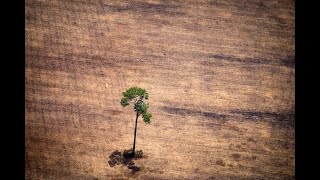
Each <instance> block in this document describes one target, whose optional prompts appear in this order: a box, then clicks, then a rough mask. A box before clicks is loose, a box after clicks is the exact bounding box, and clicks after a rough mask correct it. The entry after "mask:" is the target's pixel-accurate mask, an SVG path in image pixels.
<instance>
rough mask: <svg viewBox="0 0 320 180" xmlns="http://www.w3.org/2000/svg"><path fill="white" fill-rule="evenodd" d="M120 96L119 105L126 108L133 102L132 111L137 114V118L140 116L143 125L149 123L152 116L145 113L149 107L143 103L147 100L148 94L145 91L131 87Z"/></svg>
mask: <svg viewBox="0 0 320 180" xmlns="http://www.w3.org/2000/svg"><path fill="white" fill-rule="evenodd" d="M122 95H123V97H122V99H121V105H122V106H123V107H126V106H128V105H129V104H130V103H131V102H134V111H136V112H137V113H138V116H139V115H142V118H143V121H144V122H145V123H150V121H151V117H152V115H151V113H149V112H147V110H148V107H149V105H148V104H146V103H145V100H146V99H148V98H149V94H148V93H147V92H146V90H144V89H142V88H138V87H131V88H129V89H128V90H127V91H125V92H123V93H122Z"/></svg>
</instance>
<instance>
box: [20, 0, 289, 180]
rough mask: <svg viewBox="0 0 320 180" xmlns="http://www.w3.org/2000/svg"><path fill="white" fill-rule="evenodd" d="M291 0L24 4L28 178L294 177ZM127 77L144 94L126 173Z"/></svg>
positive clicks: (36, 0)
mask: <svg viewBox="0 0 320 180" xmlns="http://www.w3.org/2000/svg"><path fill="white" fill-rule="evenodd" d="M294 8H295V2H294V1H293V0H275V1H272V0H271V1H262V0H243V1H238V0H226V1H222V0H207V1H200V0H199V1H192V0H181V1H169V0H168V1H165V0H163V1H142V0H138V1H120V0H114V1H107V0H92V1H85V0H60V1H58V0H51V1H49V0H26V2H25V24H26V27H25V32H26V41H25V57H26V62H25V72H26V79H25V86H26V89H25V95H26V99H25V103H26V106H25V111H26V120H25V121H26V122H25V127H26V129H25V133H26V136H25V146H26V149H25V150H26V152H25V157H26V159H25V166H26V169H25V173H26V175H25V177H26V179H119V180H120V179H131V178H133V179H286V180H287V179H294V178H295V138H294V137H295V126H294V122H295V118H294V117H295V111H294V107H295V99H294V96H295V79H294V77H295V54H294V51H295V46H294V40H295V32H294V29H295V24H294V21H295V16H294V14H295V11H294ZM131 86H139V87H142V88H145V89H146V90H147V91H148V92H149V96H150V98H149V104H150V112H151V113H152V114H153V119H152V122H151V124H150V125H147V124H144V123H143V121H142V119H139V124H138V131H137V149H142V150H143V151H144V157H143V158H142V159H138V160H136V161H135V163H136V165H137V166H139V167H141V170H140V171H138V172H136V173H135V174H131V171H130V170H129V169H127V168H126V167H122V166H115V167H110V166H109V164H108V160H109V155H110V154H111V153H112V152H113V151H115V150H123V149H127V148H130V147H131V146H132V143H133V131H134V121H135V113H134V112H133V111H132V109H130V108H122V107H121V105H120V99H121V95H122V94H121V93H122V92H123V91H125V90H126V89H127V88H129V87H131Z"/></svg>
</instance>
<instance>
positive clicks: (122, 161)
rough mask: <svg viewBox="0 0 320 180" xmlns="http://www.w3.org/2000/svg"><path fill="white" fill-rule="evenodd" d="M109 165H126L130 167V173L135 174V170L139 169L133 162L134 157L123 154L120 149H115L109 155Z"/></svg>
mask: <svg viewBox="0 0 320 180" xmlns="http://www.w3.org/2000/svg"><path fill="white" fill-rule="evenodd" d="M109 159H110V160H109V161H108V163H109V166H110V167H114V166H116V165H122V166H127V168H128V169H131V173H132V174H135V173H136V172H137V171H139V170H140V167H138V166H136V165H135V163H134V161H133V160H134V159H137V158H135V157H130V156H124V155H123V154H122V153H121V152H120V151H118V150H115V151H113V152H112V154H111V155H110V156H109Z"/></svg>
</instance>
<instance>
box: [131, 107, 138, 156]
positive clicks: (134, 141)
mask: <svg viewBox="0 0 320 180" xmlns="http://www.w3.org/2000/svg"><path fill="white" fill-rule="evenodd" d="M138 116H139V114H138V111H137V117H136V126H135V128H134V140H133V151H132V155H133V156H134V154H135V150H136V135H137V125H138Z"/></svg>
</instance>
